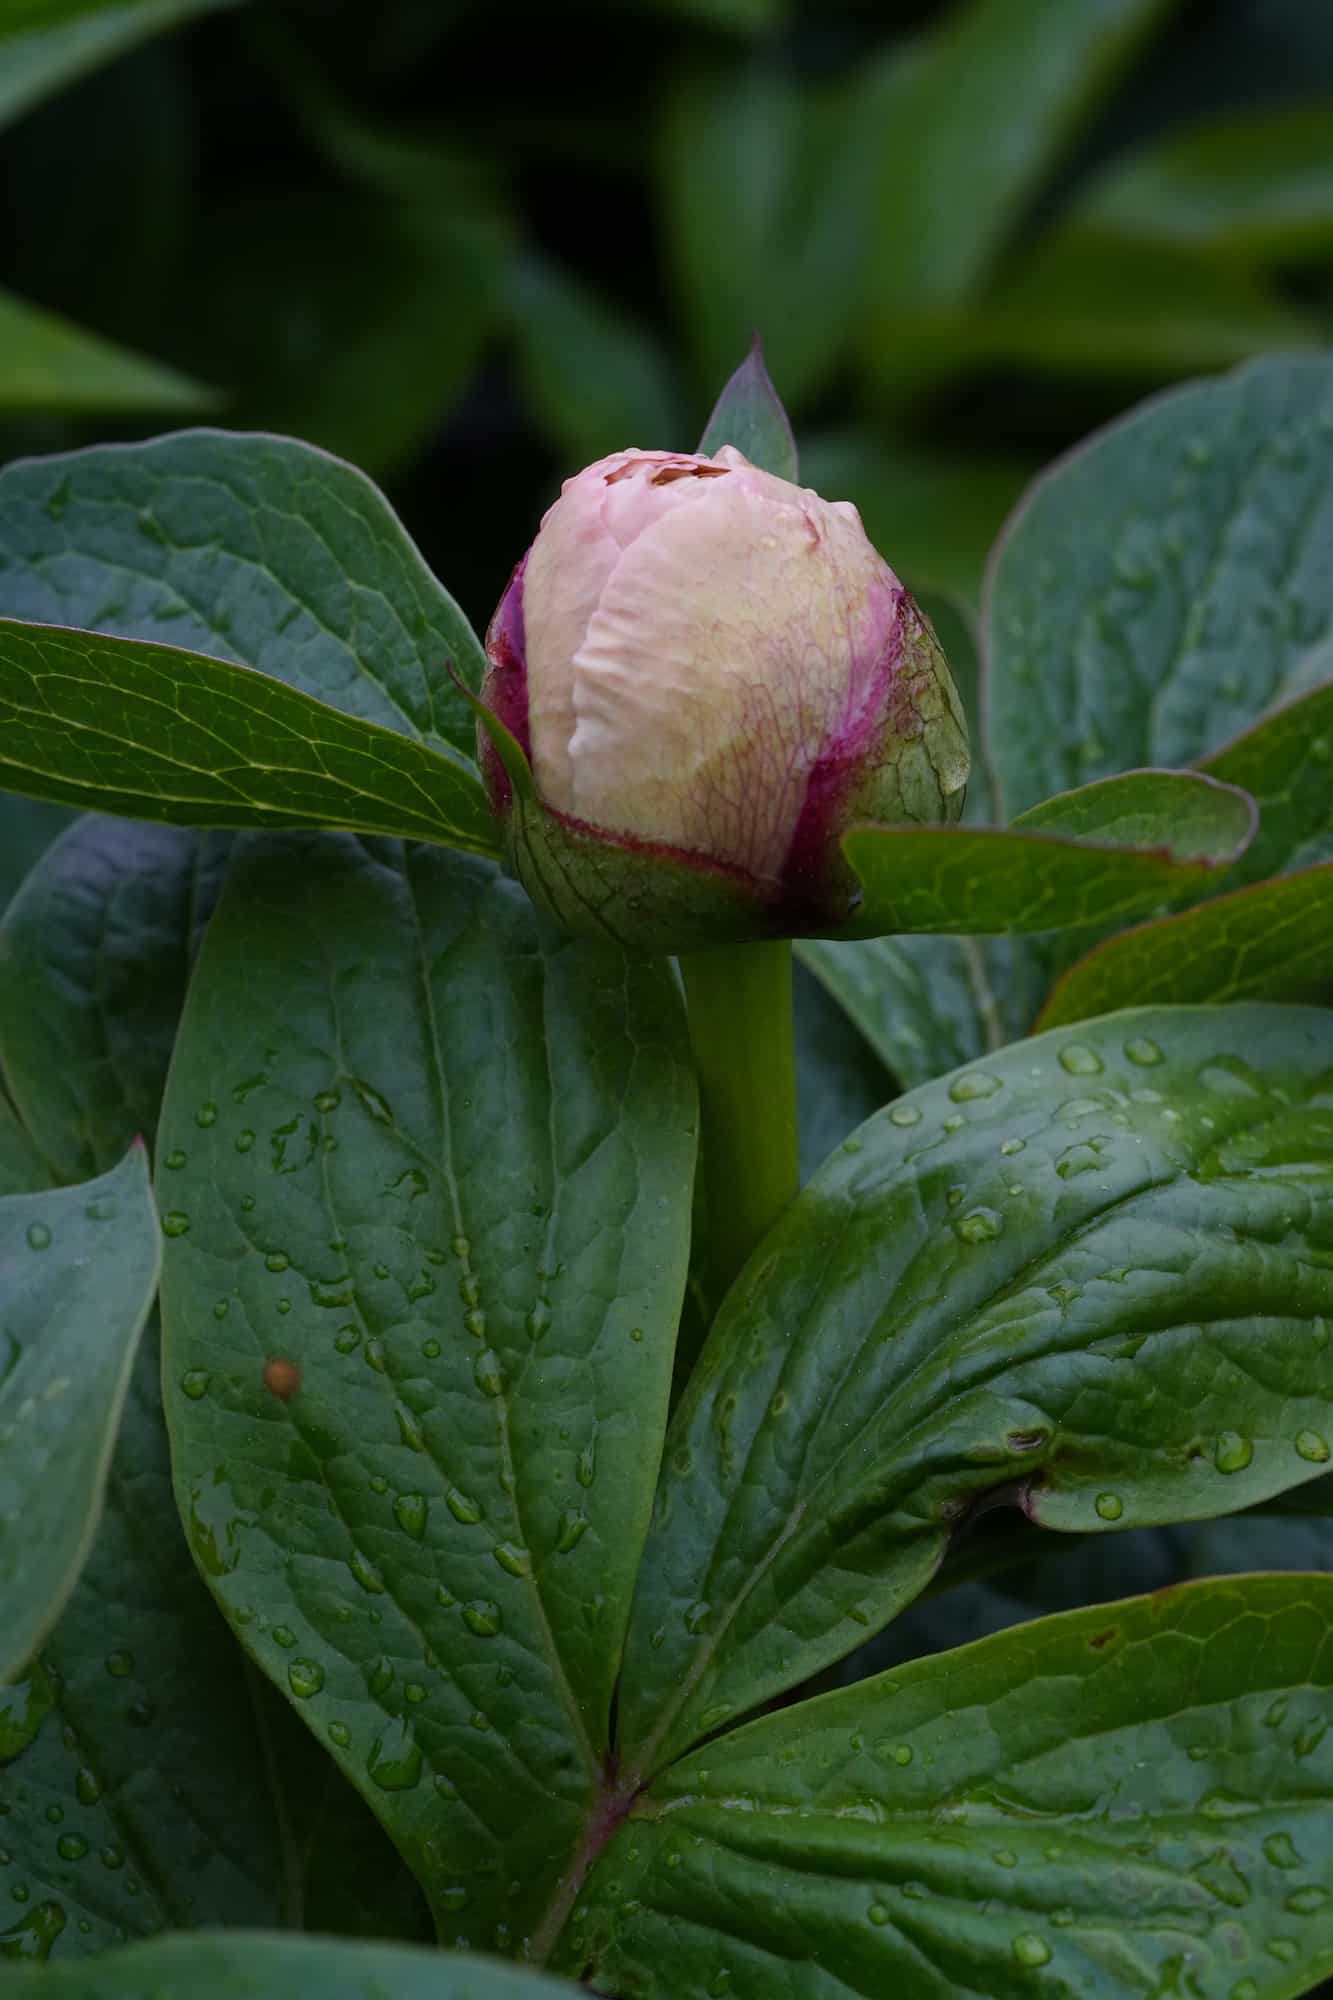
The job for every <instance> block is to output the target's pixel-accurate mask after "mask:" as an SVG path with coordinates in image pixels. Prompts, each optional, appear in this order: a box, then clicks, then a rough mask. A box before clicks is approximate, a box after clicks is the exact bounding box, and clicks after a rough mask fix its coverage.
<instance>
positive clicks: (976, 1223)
mask: <svg viewBox="0 0 1333 2000" xmlns="http://www.w3.org/2000/svg"><path fill="white" fill-rule="evenodd" d="M953 1229H954V1235H955V1236H958V1237H961V1238H962V1240H963V1242H964V1243H993V1242H994V1241H995V1239H996V1237H997V1236H1002V1235H1003V1234H1004V1217H1003V1216H1002V1215H1000V1214H999V1213H998V1212H997V1211H996V1210H995V1209H993V1208H974V1209H970V1210H969V1211H968V1213H967V1214H966V1215H963V1216H960V1217H959V1219H958V1221H957V1222H955V1224H954V1226H953Z"/></svg>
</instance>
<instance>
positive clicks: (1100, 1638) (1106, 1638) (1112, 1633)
mask: <svg viewBox="0 0 1333 2000" xmlns="http://www.w3.org/2000/svg"><path fill="white" fill-rule="evenodd" d="M1119 1637H1120V1627H1119V1626H1118V1625H1108V1626H1107V1628H1106V1630H1105V1631H1104V1632H1094V1633H1093V1635H1092V1637H1091V1638H1090V1639H1089V1641H1088V1644H1089V1645H1090V1646H1091V1648H1092V1650H1093V1652H1094V1653H1100V1651H1101V1649H1102V1647H1103V1646H1109V1645H1110V1643H1111V1641H1112V1639H1118V1638H1119Z"/></svg>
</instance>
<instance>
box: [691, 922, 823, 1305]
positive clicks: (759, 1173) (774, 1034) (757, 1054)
mask: <svg viewBox="0 0 1333 2000" xmlns="http://www.w3.org/2000/svg"><path fill="white" fill-rule="evenodd" d="M680 969H681V973H682V975H683V977H684V980H685V998H686V1002H687V1005H688V1008H689V1019H690V1042H691V1044H692V1046H693V1049H694V1060H695V1066H696V1068H697V1070H698V1074H699V1102H700V1112H701V1116H702V1125H703V1182H704V1188H703V1192H704V1208H703V1217H704V1220H703V1228H704V1231H705V1237H704V1242H703V1246H702V1249H703V1257H702V1269H703V1278H704V1284H705V1288H706V1290H707V1293H708V1296H709V1299H710V1302H711V1303H712V1305H713V1306H716V1305H717V1304H718V1302H719V1301H720V1300H721V1297H722V1294H723V1293H724V1292H725V1291H726V1289H727V1287H728V1286H729V1285H730V1283H731V1281H732V1279H733V1278H734V1277H735V1275H736V1273H737V1272H738V1271H739V1270H740V1268H741V1265H742V1264H743V1263H744V1262H745V1260H746V1258H747V1257H748V1256H749V1254H750V1252H751V1251H752V1250H753V1249H754V1247H755V1245H756V1243H758V1242H759V1240H760V1238H761V1237H763V1236H765V1235H767V1233H768V1231H769V1230H770V1229H771V1228H772V1226H773V1224H774V1223H775V1222H776V1221H777V1219H778V1217H779V1216H780V1215H781V1213H782V1211H783V1209H784V1208H786V1206H787V1204H788V1202H790V1201H791V1200H792V1199H793V1197H794V1196H795V1194H796V1192H797V1189H798V1187H799V1185H800V1170H799V1162H798V1155H797V1130H796V1048H795V1036H794V1032H793V1027H792V956H791V945H790V944H789V943H788V942H787V941H786V940H785V939H782V940H780V941H778V942H775V943H771V944H769V943H765V944H740V945H727V946H724V947H722V948H720V949H718V950H713V951H697V952H690V953H687V954H683V955H682V957H681V961H680Z"/></svg>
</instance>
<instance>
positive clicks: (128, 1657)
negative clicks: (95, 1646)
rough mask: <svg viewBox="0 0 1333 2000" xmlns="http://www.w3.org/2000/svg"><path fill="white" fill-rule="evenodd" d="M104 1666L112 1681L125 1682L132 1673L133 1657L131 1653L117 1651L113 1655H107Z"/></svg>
mask: <svg viewBox="0 0 1333 2000" xmlns="http://www.w3.org/2000/svg"><path fill="white" fill-rule="evenodd" d="M105 1664H106V1670H107V1672H108V1673H109V1674H110V1675H111V1677H112V1679H113V1680H118V1681H123V1680H127V1679H128V1678H129V1676H130V1675H131V1674H132V1673H133V1672H134V1655H133V1653H126V1652H123V1651H119V1650H118V1651H116V1652H114V1653H108V1654H107V1656H106V1663H105Z"/></svg>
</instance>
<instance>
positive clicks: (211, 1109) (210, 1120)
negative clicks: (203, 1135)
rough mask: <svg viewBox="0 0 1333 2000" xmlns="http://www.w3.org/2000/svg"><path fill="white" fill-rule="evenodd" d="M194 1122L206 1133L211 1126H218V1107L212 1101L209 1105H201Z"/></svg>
mask: <svg viewBox="0 0 1333 2000" xmlns="http://www.w3.org/2000/svg"><path fill="white" fill-rule="evenodd" d="M194 1122H195V1124H196V1125H199V1126H202V1127H203V1129H204V1131H205V1132H206V1131H207V1130H208V1128H209V1126H210V1125H216V1124H217V1122H218V1108H217V1105H216V1104H214V1103H213V1102H212V1100H211V1099H210V1100H209V1102H208V1103H206V1104H201V1105H200V1106H199V1109H198V1110H197V1111H196V1112H195V1114H194Z"/></svg>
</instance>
